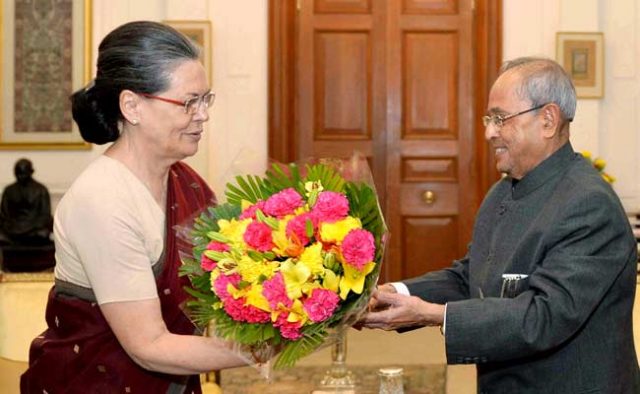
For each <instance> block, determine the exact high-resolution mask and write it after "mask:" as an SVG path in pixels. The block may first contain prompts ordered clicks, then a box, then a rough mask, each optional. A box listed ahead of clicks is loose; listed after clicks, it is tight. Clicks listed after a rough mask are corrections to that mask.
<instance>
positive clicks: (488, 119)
mask: <svg viewBox="0 0 640 394" xmlns="http://www.w3.org/2000/svg"><path fill="white" fill-rule="evenodd" d="M547 104H549V103H546V104H541V105H537V106H535V107H533V108H529V109H525V110H524V111H520V112H518V113H515V114H511V115H497V114H494V115H485V116H483V117H482V124H483V125H484V127H488V126H489V125H490V124H492V123H493V125H494V126H495V127H496V128H498V129H500V128H502V126H503V125H504V122H506V121H507V120H509V119H511V118H515V117H516V116H518V115H523V114H526V113H527V112H531V111H535V110H537V109H540V108H542V107H544V106H545V105H547Z"/></svg>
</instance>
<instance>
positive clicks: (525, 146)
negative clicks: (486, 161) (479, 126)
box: [485, 70, 546, 179]
mask: <svg viewBox="0 0 640 394" xmlns="http://www.w3.org/2000/svg"><path fill="white" fill-rule="evenodd" d="M519 86H520V77H519V76H518V74H517V72H516V71H513V70H512V71H507V72H505V73H504V74H502V75H501V76H500V77H499V78H498V80H497V81H496V82H495V83H494V85H493V87H492V88H491V92H490V93H489V103H488V111H487V115H502V116H508V115H511V114H515V113H518V112H520V111H525V110H527V109H529V108H531V107H532V104H531V102H529V100H523V99H522V98H520V97H519V96H518V95H517V89H518V87H519ZM542 124H543V119H542V115H541V112H540V111H532V112H528V113H525V114H522V115H518V116H515V117H513V118H511V119H508V120H505V121H504V123H503V125H502V127H498V126H496V125H495V124H494V123H491V124H489V125H488V126H487V127H486V128H485V138H486V139H487V141H489V143H490V145H491V148H493V150H494V153H495V158H496V167H497V169H498V171H500V172H503V173H506V174H507V175H509V176H511V177H512V178H514V179H521V178H522V177H524V176H525V175H526V174H527V173H528V172H529V171H531V170H532V169H533V168H535V167H536V166H537V165H538V164H540V162H542V161H543V160H544V159H545V158H546V157H545V151H544V148H545V144H546V142H545V138H544V137H543V135H542V131H543V128H542Z"/></svg>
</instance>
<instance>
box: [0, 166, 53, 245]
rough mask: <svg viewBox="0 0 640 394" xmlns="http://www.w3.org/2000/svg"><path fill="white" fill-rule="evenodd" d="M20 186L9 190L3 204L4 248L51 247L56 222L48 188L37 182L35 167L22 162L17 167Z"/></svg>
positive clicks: (1, 239)
mask: <svg viewBox="0 0 640 394" xmlns="http://www.w3.org/2000/svg"><path fill="white" fill-rule="evenodd" d="M14 173H15V176H16V182H15V183H12V184H11V185H9V186H7V187H6V188H5V190H4V192H3V193H2V202H1V203H0V244H1V243H3V242H4V243H8V244H18V245H44V244H49V243H51V241H50V240H49V234H50V233H51V228H52V223H53V218H52V217H51V199H50V197H49V191H48V190H47V188H46V187H45V186H44V185H43V184H41V183H39V182H37V181H36V180H34V179H33V178H32V175H33V165H32V164H31V161H30V160H28V159H20V160H18V161H17V162H16V164H15V167H14Z"/></svg>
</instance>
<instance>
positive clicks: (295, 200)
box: [264, 188, 304, 218]
mask: <svg viewBox="0 0 640 394" xmlns="http://www.w3.org/2000/svg"><path fill="white" fill-rule="evenodd" d="M303 204H304V201H303V200H302V196H301V195H300V193H298V192H297V191H295V189H293V188H288V189H284V190H282V191H280V192H278V193H276V194H274V195H273V196H271V197H269V198H268V199H267V201H266V202H265V204H264V213H266V214H267V215H270V216H275V217H279V218H280V217H283V216H286V215H291V214H292V213H294V211H295V210H296V208H300V207H301V206H302V205H303Z"/></svg>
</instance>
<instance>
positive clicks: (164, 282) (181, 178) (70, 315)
mask: <svg viewBox="0 0 640 394" xmlns="http://www.w3.org/2000/svg"><path fill="white" fill-rule="evenodd" d="M213 199H214V196H213V192H212V191H211V190H210V189H209V187H208V186H207V185H206V183H205V182H204V181H203V180H202V178H200V177H199V176H198V175H197V174H196V173H195V172H194V171H193V170H192V169H191V168H189V167H188V166H187V165H185V164H183V163H176V164H174V165H173V166H172V167H171V171H170V174H169V182H168V193H167V209H166V242H165V252H164V263H162V262H159V263H158V264H163V265H164V266H163V267H162V271H161V272H160V273H159V275H158V276H157V277H156V285H157V288H158V297H159V299H160V304H161V308H162V317H163V319H164V321H165V323H166V325H167V328H168V329H169V331H170V332H172V333H175V334H193V332H194V325H193V324H192V323H191V322H190V321H189V319H188V318H187V316H186V315H185V314H184V312H183V311H182V310H181V309H180V305H181V304H182V302H184V301H185V299H186V298H187V294H186V293H185V292H184V290H183V286H186V285H188V279H187V278H186V277H183V278H179V277H178V268H179V266H180V264H181V262H180V257H179V255H178V251H179V250H181V248H184V245H182V243H183V242H185V241H184V240H181V239H179V238H177V237H176V235H175V232H174V229H173V227H174V226H175V225H177V224H179V223H182V222H184V221H185V220H188V219H190V218H191V217H192V216H193V215H194V214H196V213H197V212H199V211H200V210H201V209H203V208H205V207H206V206H207V205H209V204H211V202H212V200H213ZM161 259H162V258H161ZM87 290H89V291H90V289H87ZM82 298H84V299H81V298H78V297H72V296H69V295H66V292H65V291H64V290H63V287H62V286H60V284H57V285H54V287H53V288H52V289H51V291H50V293H49V301H48V303H47V309H46V321H47V326H48V328H47V330H46V331H45V332H44V333H42V334H41V335H40V336H39V337H37V338H36V339H34V341H33V342H32V343H31V348H30V350H29V369H28V370H27V371H26V372H25V373H24V374H23V375H22V376H21V379H20V391H21V392H22V393H39V394H41V393H49V394H54V393H88V392H91V393H165V392H168V393H181V392H185V393H201V389H200V381H199V377H198V376H197V375H193V376H180V375H169V374H163V373H157V372H151V371H148V370H145V369H143V368H142V367H140V366H139V365H138V364H136V363H135V362H134V361H133V360H132V359H131V358H130V357H129V356H128V355H127V353H126V352H125V351H124V349H123V348H122V346H120V343H119V342H118V340H117V338H116V337H115V335H114V334H113V331H112V330H111V328H110V327H109V325H108V324H107V322H106V320H105V319H104V316H103V315H102V312H101V311H100V307H99V306H98V305H97V303H95V302H93V301H92V300H90V299H88V297H82Z"/></svg>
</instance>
